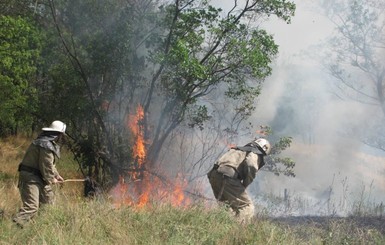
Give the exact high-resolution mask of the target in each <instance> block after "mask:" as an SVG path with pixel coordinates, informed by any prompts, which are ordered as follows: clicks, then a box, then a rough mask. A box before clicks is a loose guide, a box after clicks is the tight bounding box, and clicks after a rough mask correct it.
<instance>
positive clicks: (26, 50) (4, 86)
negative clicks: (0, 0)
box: [0, 16, 41, 136]
mask: <svg viewBox="0 0 385 245" xmlns="http://www.w3.org/2000/svg"><path fill="white" fill-rule="evenodd" d="M40 38H41V36H40V34H39V31H38V29H37V28H36V27H35V26H33V24H32V23H31V22H30V21H29V20H28V19H23V18H21V17H15V18H13V17H9V16H0V70H1V73H0V97H1V101H0V136H5V135H8V134H10V133H16V132H17V128H18V127H25V126H27V125H29V124H31V121H32V119H31V117H32V115H33V113H34V111H35V110H36V108H35V106H36V104H35V103H36V91H35V89H34V88H33V87H32V86H30V83H32V82H33V81H34V79H35V77H36V69H37V64H38V58H39V55H40V50H41V46H40V45H41V41H40Z"/></svg>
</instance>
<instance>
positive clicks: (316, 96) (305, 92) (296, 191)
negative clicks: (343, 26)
mask: <svg viewBox="0 0 385 245" xmlns="http://www.w3.org/2000/svg"><path fill="white" fill-rule="evenodd" d="M294 2H295V3H296V5H297V9H296V15H295V17H293V19H292V22H291V24H286V23H285V22H283V21H278V20H275V19H272V20H270V21H268V22H266V23H265V24H264V25H263V26H264V28H266V30H267V31H268V32H269V33H271V34H273V36H274V39H275V41H276V43H277V44H278V45H279V55H278V57H277V59H276V60H275V61H274V65H273V74H272V75H271V76H270V77H269V78H268V79H267V80H266V82H265V84H264V87H263V92H262V95H261V96H260V98H259V101H258V106H257V111H256V113H255V115H253V117H254V118H255V121H256V122H260V123H261V125H265V124H269V123H270V122H271V121H272V120H273V119H274V117H275V116H276V114H277V113H279V111H278V109H279V106H278V105H279V103H281V104H282V99H283V98H286V103H287V105H288V107H290V108H291V109H292V110H293V112H292V113H293V114H294V115H295V116H296V119H295V120H296V122H300V123H293V122H290V121H289V119H288V121H287V127H286V128H285V129H284V130H282V129H277V128H276V129H274V128H273V130H278V131H280V130H281V133H283V134H285V133H288V134H290V133H291V132H293V131H292V130H293V126H295V125H297V126H298V125H300V126H303V125H307V126H308V127H310V128H311V129H312V132H313V133H312V134H311V137H312V144H309V142H308V140H307V139H304V138H301V137H294V138H293V144H292V146H291V147H290V149H288V150H287V151H285V152H284V153H285V154H287V156H290V157H292V158H293V159H294V160H295V161H296V167H295V173H296V174H297V176H296V177H295V178H288V177H282V176H281V177H275V176H273V175H272V174H269V173H263V172H262V173H258V176H257V182H258V186H259V189H258V191H256V193H254V196H255V198H256V199H259V197H260V195H259V194H260V192H261V191H262V192H264V193H273V194H274V195H278V196H283V195H284V192H285V189H286V192H287V193H289V194H290V196H291V197H292V198H293V199H295V198H297V199H298V198H301V199H302V200H308V201H309V203H314V205H313V204H309V206H311V207H309V210H308V211H307V212H308V213H309V214H311V213H317V212H318V213H319V212H321V211H320V210H322V211H324V212H325V213H327V212H330V210H331V209H333V210H332V211H333V212H334V211H335V212H337V213H338V214H340V215H346V214H348V213H349V211H351V208H352V206H353V205H354V204H355V203H356V202H360V201H362V202H365V203H367V204H369V203H381V202H385V164H384V162H385V152H381V151H375V150H373V149H369V148H368V147H366V146H365V145H363V144H362V143H361V142H360V141H357V140H355V139H353V138H351V137H349V135H345V134H343V132H344V129H345V128H346V125H347V124H351V125H354V126H355V127H360V126H361V125H363V123H364V122H365V120H367V118H370V116H372V115H374V114H376V113H378V112H377V111H376V110H375V108H368V107H367V106H366V107H364V106H363V105H362V104H359V103H357V102H354V101H349V100H344V101H342V100H341V99H338V98H336V97H335V96H334V95H333V93H332V92H331V91H333V89H335V88H333V78H332V77H331V76H329V74H328V73H327V71H326V70H325V68H324V67H323V66H322V65H321V62H320V61H319V60H317V58H316V57H319V54H320V53H322V49H321V48H320V47H325V46H326V47H327V45H328V44H327V42H326V39H327V38H328V37H330V36H331V35H333V30H334V27H333V25H332V24H331V22H330V21H329V20H328V19H327V18H325V17H324V16H322V15H321V14H320V12H321V11H320V9H319V8H317V5H316V1H306V0H302V1H300V0H296V1H294ZM290 90H292V91H290ZM293 91H294V92H293ZM291 93H293V94H294V95H290V94H291ZM284 124H285V123H284ZM307 129H308V128H306V127H303V130H304V133H303V134H304V135H305V136H306V133H305V131H306V130H307ZM368 130H370V129H368ZM288 136H290V135H288ZM260 203H261V205H263V204H264V202H263V201H261V200H260ZM327 203H328V204H330V203H331V204H332V206H333V208H330V206H329V207H328V209H329V210H325V209H326V206H327V205H326V204H327ZM265 205H266V203H265ZM322 205H324V207H322ZM292 212H293V213H295V212H296V210H292Z"/></svg>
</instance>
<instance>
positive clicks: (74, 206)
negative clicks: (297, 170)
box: [0, 137, 385, 245]
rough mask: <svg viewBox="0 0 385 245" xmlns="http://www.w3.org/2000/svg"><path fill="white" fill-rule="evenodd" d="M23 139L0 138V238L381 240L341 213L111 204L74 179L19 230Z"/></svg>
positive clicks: (65, 165)
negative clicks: (288, 214)
mask: <svg viewBox="0 0 385 245" xmlns="http://www.w3.org/2000/svg"><path fill="white" fill-rule="evenodd" d="M29 143H30V139H26V138H22V137H20V138H10V139H6V140H2V141H1V142H0V156H1V157H0V165H1V168H0V196H1V199H0V209H1V210H2V212H3V213H2V214H1V218H0V231H1V232H0V244H296V245H297V244H385V236H384V234H383V233H382V232H383V230H381V229H377V228H376V226H370V225H360V224H359V223H357V222H355V221H353V220H352V219H348V218H347V219H338V220H336V219H325V218H324V219H323V220H322V223H320V222H317V221H315V220H310V219H307V220H302V222H297V221H295V219H288V220H284V219H272V218H269V217H265V216H262V215H259V216H257V217H256V218H255V219H254V220H253V222H251V223H250V224H246V225H240V224H238V223H237V222H236V221H235V220H234V219H233V217H231V216H230V215H229V213H228V212H226V210H225V209H223V208H220V207H216V208H207V205H205V203H200V204H196V205H194V206H192V207H189V208H184V207H180V208H175V207H172V206H170V205H168V204H165V203H152V205H149V206H147V207H144V208H141V209H136V208H133V207H130V206H124V207H119V208H117V207H115V206H114V205H113V204H112V202H111V198H110V197H109V196H108V194H102V195H100V196H98V197H97V198H94V199H86V198H84V197H83V196H82V194H83V185H82V183H81V182H74V183H65V184H64V185H63V186H56V187H55V192H56V197H57V200H56V203H55V204H54V205H51V206H46V207H44V208H43V209H41V210H40V211H39V215H38V216H37V217H36V218H35V219H34V220H33V221H32V222H30V224H28V225H27V226H26V227H24V228H23V229H20V228H19V227H18V226H16V225H15V224H14V223H13V222H12V221H11V219H12V215H13V214H15V213H16V212H17V210H18V208H19V207H20V205H21V202H20V197H19V193H18V189H17V177H18V176H17V171H16V169H17V165H18V163H19V162H20V160H21V158H22V157H23V154H24V150H25V149H26V147H28V145H29ZM58 169H59V172H60V173H61V174H62V175H63V176H65V177H66V178H79V177H81V176H80V175H79V173H78V172H77V164H76V163H75V162H74V161H73V160H72V159H71V156H70V154H68V153H67V154H64V156H63V159H61V161H60V163H59V164H58ZM377 220H378V221H379V222H381V221H382V220H383V219H381V218H379V219H377ZM380 226H381V223H380Z"/></svg>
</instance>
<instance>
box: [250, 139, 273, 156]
mask: <svg viewBox="0 0 385 245" xmlns="http://www.w3.org/2000/svg"><path fill="white" fill-rule="evenodd" d="M254 142H255V143H256V144H257V145H258V148H260V150H261V151H262V152H263V153H264V154H265V155H269V154H270V151H271V145H270V142H269V141H268V140H267V139H264V138H259V139H256V140H255V141H254Z"/></svg>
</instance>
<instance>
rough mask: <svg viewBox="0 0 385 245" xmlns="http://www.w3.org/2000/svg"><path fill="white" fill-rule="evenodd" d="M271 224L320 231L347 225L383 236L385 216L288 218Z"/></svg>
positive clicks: (274, 220)
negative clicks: (334, 226)
mask: <svg viewBox="0 0 385 245" xmlns="http://www.w3.org/2000/svg"><path fill="white" fill-rule="evenodd" d="M269 220H270V221H272V222H273V223H278V224H280V225H284V226H285V225H286V226H290V227H296V226H298V227H299V226H312V227H317V228H320V229H324V230H327V229H329V228H330V227H332V225H333V224H344V225H345V226H346V225H348V226H350V227H351V228H352V229H362V230H369V229H371V230H377V231H379V232H380V233H381V234H383V235H385V216H376V217H364V216H359V217H357V216H352V217H334V216H333V217H330V216H290V217H277V218H269Z"/></svg>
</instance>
